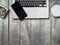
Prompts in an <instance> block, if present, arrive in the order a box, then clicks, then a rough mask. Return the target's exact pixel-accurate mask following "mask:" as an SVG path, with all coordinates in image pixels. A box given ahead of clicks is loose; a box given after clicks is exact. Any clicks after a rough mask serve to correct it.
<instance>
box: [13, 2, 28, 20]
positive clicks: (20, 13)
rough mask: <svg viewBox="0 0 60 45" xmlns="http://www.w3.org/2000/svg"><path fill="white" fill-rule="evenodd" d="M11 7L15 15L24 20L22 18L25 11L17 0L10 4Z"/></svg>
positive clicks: (24, 15)
mask: <svg viewBox="0 0 60 45" xmlns="http://www.w3.org/2000/svg"><path fill="white" fill-rule="evenodd" d="M12 8H13V10H14V11H15V13H16V14H17V16H18V18H19V19H20V20H24V18H25V17H27V14H26V12H25V11H24V9H23V8H22V7H21V5H20V3H19V2H17V1H16V2H15V3H14V4H12Z"/></svg>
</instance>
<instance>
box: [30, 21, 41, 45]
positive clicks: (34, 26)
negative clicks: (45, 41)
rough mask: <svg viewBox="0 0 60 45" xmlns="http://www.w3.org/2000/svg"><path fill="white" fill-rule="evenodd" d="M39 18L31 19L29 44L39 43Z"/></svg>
mask: <svg viewBox="0 0 60 45" xmlns="http://www.w3.org/2000/svg"><path fill="white" fill-rule="evenodd" d="M40 25H41V24H40V20H31V45H41V26H40Z"/></svg>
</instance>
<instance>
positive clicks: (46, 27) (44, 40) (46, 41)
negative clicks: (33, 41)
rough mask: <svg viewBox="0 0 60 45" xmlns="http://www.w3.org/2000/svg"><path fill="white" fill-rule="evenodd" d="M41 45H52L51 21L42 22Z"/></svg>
mask: <svg viewBox="0 0 60 45" xmlns="http://www.w3.org/2000/svg"><path fill="white" fill-rule="evenodd" d="M41 45H50V19H46V20H41Z"/></svg>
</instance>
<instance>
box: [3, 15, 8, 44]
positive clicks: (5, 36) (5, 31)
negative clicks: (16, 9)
mask: <svg viewBox="0 0 60 45" xmlns="http://www.w3.org/2000/svg"><path fill="white" fill-rule="evenodd" d="M2 26H3V27H2V28H3V29H2V32H3V33H2V39H3V40H2V42H3V43H2V44H3V45H8V16H7V18H6V19H3V24H2Z"/></svg>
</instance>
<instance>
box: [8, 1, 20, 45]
mask: <svg viewBox="0 0 60 45" xmlns="http://www.w3.org/2000/svg"><path fill="white" fill-rule="evenodd" d="M9 2H10V3H9V4H10V5H9V6H10V28H9V45H19V30H20V29H19V20H13V17H14V16H15V15H16V14H15V13H14V11H13V9H12V8H11V5H12V3H13V0H9Z"/></svg>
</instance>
